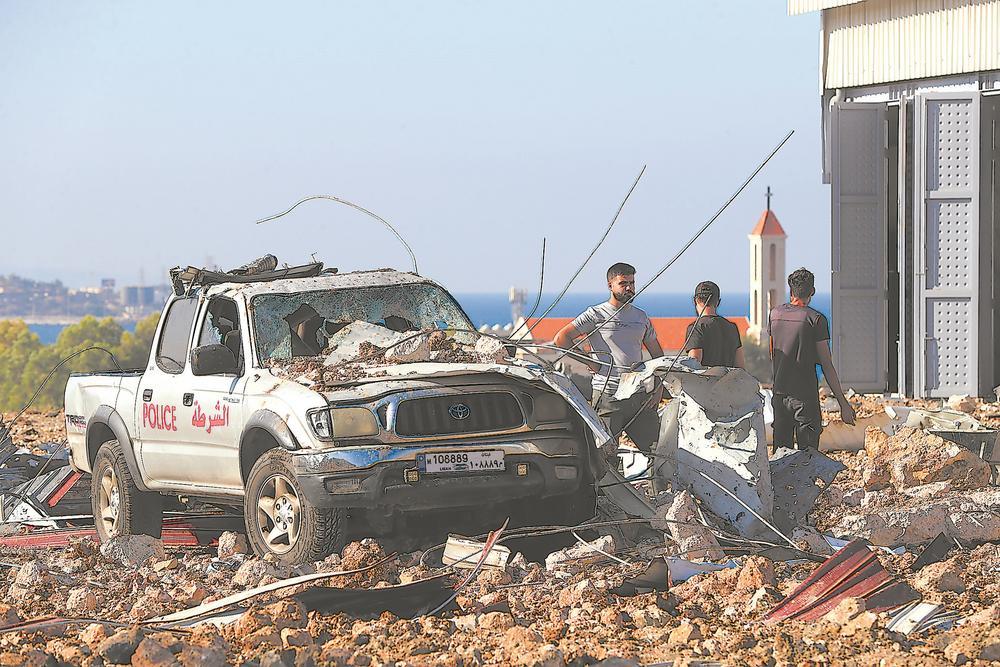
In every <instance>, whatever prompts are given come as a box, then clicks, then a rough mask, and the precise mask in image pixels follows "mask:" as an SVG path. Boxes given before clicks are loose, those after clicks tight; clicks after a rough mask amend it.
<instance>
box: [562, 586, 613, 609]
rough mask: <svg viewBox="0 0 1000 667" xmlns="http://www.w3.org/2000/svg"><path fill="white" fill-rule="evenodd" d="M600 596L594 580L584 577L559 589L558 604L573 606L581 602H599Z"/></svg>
mask: <svg viewBox="0 0 1000 667" xmlns="http://www.w3.org/2000/svg"><path fill="white" fill-rule="evenodd" d="M602 598H603V596H602V594H601V592H600V591H599V590H598V589H597V587H596V586H594V582H592V581H591V580H590V579H584V580H583V581H578V582H577V583H575V584H573V585H572V586H567V587H566V588H564V589H562V590H561V591H559V606H560V607H574V606H577V605H579V604H582V603H583V602H599V601H601V599H602Z"/></svg>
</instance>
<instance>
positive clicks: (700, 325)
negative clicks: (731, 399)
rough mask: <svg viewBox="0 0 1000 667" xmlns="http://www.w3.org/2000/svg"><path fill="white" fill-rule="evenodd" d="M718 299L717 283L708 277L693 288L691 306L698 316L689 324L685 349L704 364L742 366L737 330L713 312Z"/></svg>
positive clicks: (719, 299)
mask: <svg viewBox="0 0 1000 667" xmlns="http://www.w3.org/2000/svg"><path fill="white" fill-rule="evenodd" d="M721 302H722V297H721V295H720V294H719V286H718V285H716V284H715V283H713V282H712V281H711V280H706V281H704V282H700V283H698V287H696V288H695V290H694V308H695V312H696V313H698V314H699V315H700V317H699V318H698V319H697V320H695V321H694V322H692V323H691V324H689V325H688V328H687V333H686V335H685V336H684V340H685V343H684V347H685V350H684V351H685V352H687V354H688V356H689V357H692V358H694V359H697V360H698V361H699V362H700V363H701V365H702V366H705V367H708V366H726V367H728V368H743V343H742V342H741V341H740V330H739V329H737V328H736V325H735V324H733V323H732V322H730V321H729V320H727V319H726V318H724V317H721V316H720V315H719V314H718V313H717V312H716V309H717V308H718V307H719V304H720V303H721Z"/></svg>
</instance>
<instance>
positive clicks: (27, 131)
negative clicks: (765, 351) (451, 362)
mask: <svg viewBox="0 0 1000 667" xmlns="http://www.w3.org/2000/svg"><path fill="white" fill-rule="evenodd" d="M818 30H819V18H818V14H810V15H806V16H797V17H788V16H786V12H785V2H784V0H766V1H760V2H735V1H727V2H713V1H711V0H699V1H698V2H667V1H664V0H656V1H635V2H626V3H620V2H619V3H611V2H589V1H577V0H574V1H571V2H570V1H567V2H559V1H553V2H503V3H499V2H492V3H487V2H475V3H474V2H443V1H437V2H410V1H408V2H402V1H400V2H316V3H312V2H299V3H257V2H239V3H236V2H231V3H225V2H217V3H195V2H181V1H172V2H169V3H168V2H157V3H153V2H148V3H125V2H76V3H57V2H40V1H36V0H7V1H6V2H4V3H2V4H0V90H2V91H3V94H2V96H0V151H2V153H0V154H2V155H3V159H2V160H0V201H2V206H0V228H2V230H3V233H4V237H5V241H4V243H3V246H2V247H3V251H2V255H0V258H2V261H0V273H19V274H23V275H29V276H32V277H39V278H60V279H62V280H64V281H65V282H67V283H68V284H72V285H84V284H93V283H96V281H97V280H98V279H99V278H101V277H104V276H109V277H115V278H117V279H118V280H119V281H123V282H129V283H132V282H136V281H138V280H139V278H140V271H141V272H142V275H143V277H144V280H145V282H146V283H152V282H160V281H161V276H163V272H164V271H165V269H166V268H168V267H170V266H173V265H176V264H189V263H192V264H201V263H204V262H205V261H206V259H207V258H211V260H212V261H214V262H217V263H219V264H221V265H223V266H227V267H228V266H236V265H239V264H242V263H243V262H245V261H246V260H248V259H250V258H252V257H255V256H258V255H260V254H263V253H265V252H273V253H275V254H277V255H278V256H279V258H280V259H282V260H283V261H288V262H292V263H296V262H300V261H307V260H308V258H309V256H310V254H311V253H314V252H315V253H316V254H317V256H318V257H319V258H320V259H323V260H324V261H326V263H327V264H328V265H331V266H337V267H340V268H341V269H342V270H348V269H355V268H371V267H381V266H397V267H403V268H405V267H407V266H408V261H407V256H406V254H405V253H404V251H403V250H402V248H401V247H399V246H398V245H397V244H396V242H395V240H394V239H393V238H392V236H391V235H390V234H389V233H388V232H387V231H386V230H385V229H384V228H382V227H380V226H378V225H377V224H376V223H373V222H370V221H369V220H368V219H367V218H364V217H362V216H361V215H360V214H358V213H355V212H353V211H352V210H350V209H347V208H343V207H338V206H335V205H333V204H329V203H326V202H314V203H310V204H306V205H303V206H302V207H300V208H299V209H298V210H297V211H296V212H295V213H293V214H292V215H290V216H287V217H285V218H283V219H282V220H280V221H278V222H275V223H271V224H270V225H266V226H254V225H253V221H254V220H255V219H257V218H260V217H264V216H266V215H268V214H271V213H274V212H277V211H280V210H283V209H285V208H286V207H287V206H289V205H290V204H291V203H292V202H294V201H296V200H297V199H299V198H300V197H302V196H304V195H308V194H316V193H327V194H335V195H338V196H341V197H344V198H347V199H350V200H353V201H356V202H357V203H359V204H361V205H363V206H366V207H368V208H371V209H373V210H374V211H376V212H377V213H379V214H380V215H382V216H383V217H385V218H387V219H388V220H390V221H391V222H393V223H394V224H395V225H396V226H397V228H398V229H399V230H400V231H401V233H402V234H403V235H404V236H405V237H406V238H407V239H408V240H409V241H410V243H411V245H412V246H413V248H414V250H415V252H416V254H417V257H418V259H419V261H420V265H421V272H422V273H424V274H425V275H428V276H431V277H433V278H435V279H437V280H439V281H441V282H442V283H444V284H445V285H446V286H448V287H449V288H450V289H451V290H452V291H454V292H462V293H467V292H491V291H505V290H506V289H507V287H508V286H510V285H512V284H514V285H518V286H522V287H526V288H529V289H532V288H533V286H534V285H535V284H536V281H537V270H538V255H539V249H540V244H541V238H542V237H543V236H546V237H548V242H549V262H548V264H547V268H546V275H547V288H548V289H549V291H554V290H556V289H558V288H559V287H561V285H562V283H564V282H565V281H566V280H567V279H568V277H569V276H570V275H571V274H572V273H573V271H574V270H575V269H576V266H577V264H578V263H579V262H580V261H581V260H582V258H583V256H584V255H585V254H586V253H587V252H588V251H589V249H590V248H591V247H592V245H593V244H594V242H595V240H596V239H597V237H598V236H599V235H600V234H601V232H602V231H603V228H604V227H605V226H606V225H607V223H608V221H609V220H610V219H611V216H612V215H613V213H614V211H615V209H616V208H617V206H618V204H619V201H620V200H621V198H622V197H623V196H624V194H625V192H626V190H627V188H628V186H629V185H630V183H631V182H632V180H633V179H634V178H635V176H636V174H637V173H638V171H639V169H640V168H641V166H642V165H643V164H647V165H648V167H647V171H646V174H645V176H644V177H643V179H642V181H641V182H640V184H639V186H638V188H637V189H636V192H635V194H634V195H633V197H632V200H631V202H630V203H629V205H628V206H627V208H626V209H625V211H624V212H623V214H622V216H621V219H620V220H619V222H618V224H617V226H616V228H615V229H614V230H613V231H612V234H611V236H610V237H609V239H608V242H607V243H606V244H605V246H604V247H603V248H602V250H601V251H600V252H599V254H598V255H597V256H596V257H595V259H594V260H593V262H592V263H591V265H590V266H589V267H588V269H587V270H586V271H585V272H584V273H583V274H582V275H581V276H580V278H579V279H578V281H577V282H576V283H575V285H574V291H577V292H594V291H600V290H601V289H602V288H603V284H604V280H603V273H604V270H605V269H606V267H607V266H608V265H609V264H611V263H613V262H614V261H618V260H624V261H629V262H631V263H633V264H635V265H636V266H637V267H638V268H639V276H638V278H639V281H640V283H641V282H642V281H643V279H644V278H648V277H650V276H651V275H652V274H653V273H654V272H655V270H656V269H657V268H659V267H660V266H661V265H662V264H664V263H665V262H666V261H667V259H668V258H669V257H670V256H671V255H672V254H673V253H674V252H675V251H676V250H677V249H678V248H679V247H680V246H681V245H683V243H684V242H685V240H686V239H687V238H688V237H689V236H690V235H691V234H692V233H693V232H694V231H695V230H696V229H697V228H698V227H699V226H700V225H701V224H702V223H703V222H704V221H705V220H706V219H707V218H708V217H709V216H710V215H711V214H712V213H713V212H714V211H715V210H716V209H717V208H718V207H719V205H721V203H722V202H723V201H724V200H725V199H726V198H727V197H728V196H729V194H730V193H731V192H732V191H733V190H734V189H735V188H736V187H737V186H738V185H739V184H740V183H741V182H742V180H743V179H744V178H745V177H746V175H747V174H748V173H749V172H750V171H751V169H752V168H753V167H754V166H755V164H756V163H757V162H758V161H759V160H760V159H762V158H763V156H764V155H766V154H767V153H768V152H769V151H770V149H771V148H772V147H773V146H774V145H775V144H776V143H777V142H778V141H779V140H780V139H781V137H782V136H783V135H784V134H785V133H786V132H787V131H788V130H789V129H795V130H796V134H795V136H794V137H793V138H792V140H791V141H790V143H789V144H788V145H787V146H786V147H785V149H784V150H783V151H782V152H781V153H779V155H778V156H777V157H776V158H775V159H774V160H773V161H772V163H771V164H770V165H769V166H768V167H767V168H766V169H765V171H764V172H763V173H762V174H761V175H760V177H759V180H757V181H756V182H755V183H754V184H753V185H751V187H750V189H749V190H748V191H747V192H746V193H744V195H743V196H742V197H741V198H740V199H739V200H737V202H736V203H735V204H734V205H733V206H732V207H731V208H730V209H729V210H728V211H727V212H726V214H724V216H723V217H722V218H720V219H719V221H718V222H717V223H716V224H715V226H714V227H713V228H712V229H711V230H710V231H709V232H708V233H707V234H706V235H705V236H703V237H702V238H701V240H699V241H698V243H697V244H695V246H694V247H693V248H692V249H691V250H690V251H689V252H688V254H687V255H686V256H685V257H684V258H683V259H682V260H681V261H680V262H678V263H677V264H676V265H675V267H674V268H673V269H671V270H670V271H669V272H667V273H666V274H665V275H664V276H663V277H662V278H661V279H660V280H659V281H657V282H656V283H655V284H654V286H653V287H652V288H651V290H653V291H657V292H687V291H689V290H690V289H691V288H692V286H693V285H694V284H695V283H697V282H698V281H699V280H703V279H714V280H716V281H717V282H718V283H720V285H721V286H722V290H723V292H741V291H745V289H746V282H747V274H748V271H749V269H748V264H749V258H748V244H747V238H746V234H747V233H748V231H749V230H750V228H751V227H752V226H753V224H754V222H755V221H756V218H757V217H758V216H759V215H760V212H761V211H762V209H763V207H764V194H763V193H764V188H765V186H766V185H768V184H770V185H771V187H772V188H773V190H774V191H775V197H774V201H773V206H774V209H775V211H776V213H777V214H778V217H779V218H780V220H781V222H782V224H783V225H784V227H785V229H786V231H787V232H788V234H789V241H788V263H789V267H788V268H789V270H791V269H793V268H795V267H797V266H799V265H805V266H807V267H810V268H811V269H813V270H814V271H815V272H816V274H817V282H818V285H817V286H818V288H819V289H820V290H826V289H828V286H829V267H830V260H829V254H830V253H829V236H830V214H829V190H828V186H824V185H823V184H822V183H821V179H820V104H819V83H818V81H819V76H818V72H817V67H818V52H819V45H818Z"/></svg>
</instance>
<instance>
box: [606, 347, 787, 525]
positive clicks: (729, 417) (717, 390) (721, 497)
mask: <svg viewBox="0 0 1000 667" xmlns="http://www.w3.org/2000/svg"><path fill="white" fill-rule="evenodd" d="M693 361H694V360H688V361H685V360H681V361H679V362H678V363H677V364H676V365H674V363H673V360H672V359H666V358H661V359H653V360H651V361H648V362H646V363H645V364H644V365H643V367H642V369H640V370H639V371H637V372H635V373H623V374H622V376H621V385H620V386H619V388H618V391H617V392H616V394H615V397H616V398H618V399H622V398H628V396H630V395H631V393H633V392H635V391H638V390H640V389H646V390H649V389H651V388H652V386H653V379H654V377H661V378H662V379H663V383H664V386H665V387H666V389H667V390H668V391H669V392H670V395H671V396H673V397H674V400H673V401H672V403H674V402H676V427H675V426H674V422H673V420H674V416H675V415H674V412H673V410H669V411H668V410H664V413H663V418H664V419H663V423H661V425H660V429H661V430H660V433H661V436H662V438H663V440H662V441H661V442H658V443H657V447H656V453H657V456H658V459H662V458H669V456H670V453H671V452H673V451H675V450H676V459H677V472H676V477H677V479H678V481H679V484H680V485H681V486H682V487H685V488H689V489H690V490H691V491H692V492H693V493H694V494H695V495H696V496H697V497H698V498H699V499H700V500H701V501H702V502H703V503H704V504H705V505H706V507H708V509H710V510H711V511H712V512H713V513H714V514H716V515H717V516H720V517H722V518H724V519H725V520H726V521H728V522H729V523H731V524H732V525H733V527H734V528H735V529H736V530H737V531H738V532H739V533H740V534H741V535H745V536H764V535H768V536H770V535H772V532H773V531H771V529H769V528H767V527H766V526H765V525H764V524H763V523H762V522H761V521H759V520H758V519H757V518H755V517H754V516H753V514H752V513H750V512H748V511H747V509H746V507H744V506H743V505H741V504H740V503H739V502H737V501H736V500H734V499H733V498H731V497H730V496H728V495H727V494H725V493H723V492H722V491H721V490H720V489H719V488H718V487H717V486H716V485H715V484H713V483H712V482H711V481H710V480H709V479H706V477H705V475H707V476H708V477H710V478H711V479H714V480H715V481H717V482H719V484H721V485H722V486H724V487H726V488H727V489H729V490H731V491H732V492H733V493H734V494H735V495H736V496H737V497H738V498H739V499H740V500H741V501H743V503H746V506H747V507H750V508H751V509H752V510H753V511H754V512H756V513H757V514H759V515H760V516H761V517H763V518H764V519H765V520H770V517H771V511H772V505H773V494H772V489H771V475H770V468H769V465H768V458H767V443H766V442H765V439H764V413H763V405H764V404H763V398H762V397H761V394H760V391H759V387H760V385H759V384H758V382H757V380H756V379H755V378H754V377H753V376H751V375H750V374H749V373H747V372H746V371H744V370H742V369H738V368H720V367H715V368H708V369H702V368H700V367H698V366H697V364H696V362H695V363H692V362H693ZM671 368H672V370H670V372H667V371H668V369H671ZM674 437H676V447H675V445H674V442H673V438H674ZM666 470H667V473H666V474H670V471H669V468H666ZM654 471H655V473H656V474H657V475H662V474H665V473H664V468H654ZM666 481H671V480H666ZM666 481H665V480H662V479H661V481H660V482H659V485H660V486H663V485H664V484H665V483H666Z"/></svg>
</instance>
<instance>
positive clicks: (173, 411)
mask: <svg viewBox="0 0 1000 667" xmlns="http://www.w3.org/2000/svg"><path fill="white" fill-rule="evenodd" d="M142 426H143V428H148V429H151V430H154V431H176V430H177V406H176V405H161V404H158V403H143V404H142Z"/></svg>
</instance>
